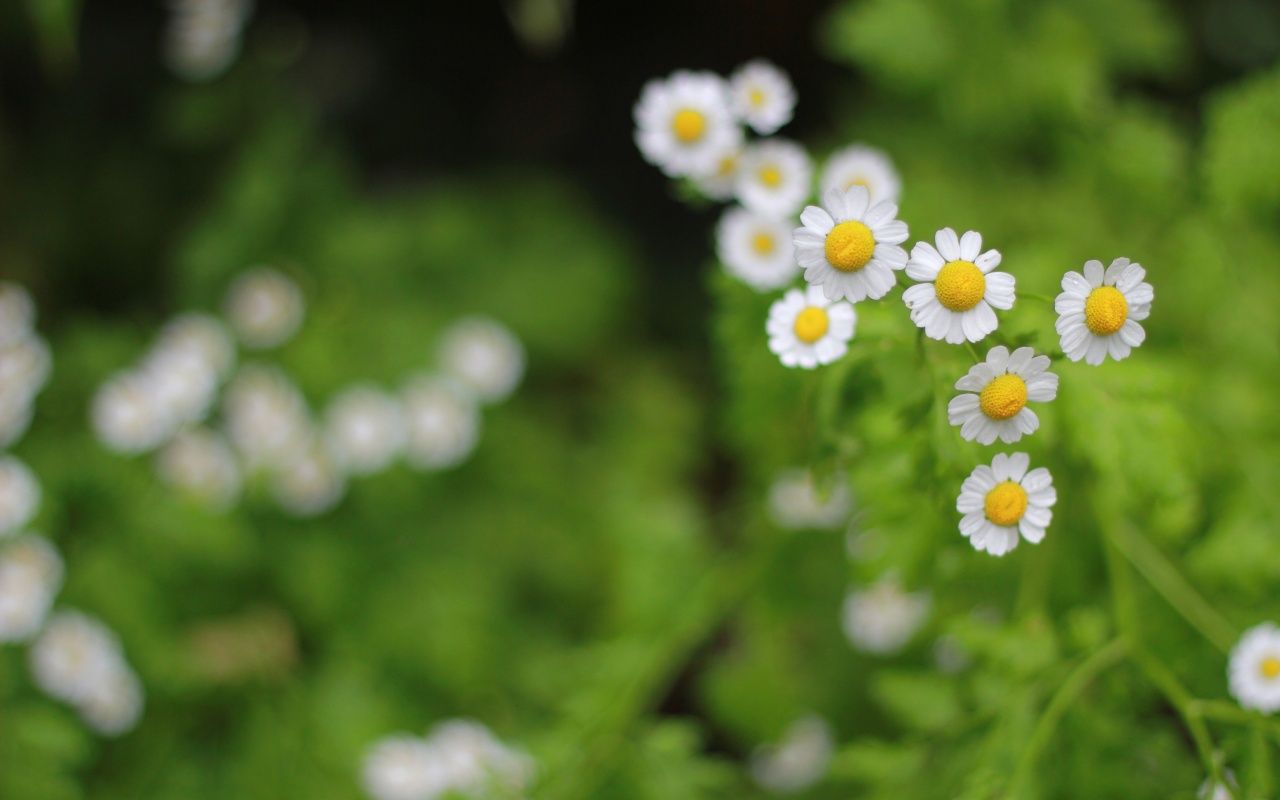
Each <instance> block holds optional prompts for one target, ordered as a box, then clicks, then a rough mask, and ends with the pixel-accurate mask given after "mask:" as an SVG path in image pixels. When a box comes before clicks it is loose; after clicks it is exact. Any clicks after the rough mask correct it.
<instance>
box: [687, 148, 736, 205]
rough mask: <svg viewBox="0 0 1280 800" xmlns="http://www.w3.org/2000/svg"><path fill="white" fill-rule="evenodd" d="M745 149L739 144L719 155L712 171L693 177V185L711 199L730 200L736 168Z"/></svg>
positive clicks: (734, 185) (734, 186) (733, 188)
mask: <svg viewBox="0 0 1280 800" xmlns="http://www.w3.org/2000/svg"><path fill="white" fill-rule="evenodd" d="M745 152H746V149H745V148H744V147H742V146H741V145H739V146H738V147H735V148H734V149H733V150H730V151H727V152H725V153H724V154H723V155H721V156H720V162H719V163H718V164H717V165H716V169H715V171H714V172H712V173H710V174H708V175H703V176H700V177H697V178H694V179H693V185H694V186H695V187H697V189H698V191H700V192H702V193H703V194H704V195H706V196H707V197H709V198H711V199H712V200H731V199H733V193H734V191H735V190H736V189H737V185H738V168H739V167H741V166H742V155H743V153H745Z"/></svg>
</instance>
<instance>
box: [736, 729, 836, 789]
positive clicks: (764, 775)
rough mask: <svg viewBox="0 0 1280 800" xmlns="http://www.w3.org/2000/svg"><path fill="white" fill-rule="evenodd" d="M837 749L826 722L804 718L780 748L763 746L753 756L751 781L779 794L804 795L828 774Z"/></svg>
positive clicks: (786, 736)
mask: <svg viewBox="0 0 1280 800" xmlns="http://www.w3.org/2000/svg"><path fill="white" fill-rule="evenodd" d="M834 749H835V741H834V739H833V737H832V735H831V727H830V726H829V725H827V723H826V721H825V720H823V719H822V718H821V717H818V716H808V717H802V718H800V719H798V720H796V721H795V722H793V723H791V725H790V727H788V728H787V730H786V732H785V733H783V734H782V739H781V740H779V741H778V743H777V744H773V745H762V746H761V747H757V748H756V749H755V750H754V751H753V752H752V753H751V777H752V778H754V779H755V782H756V783H758V784H760V786H762V787H763V788H765V789H766V790H768V791H770V792H774V793H776V794H792V793H794V792H801V791H804V790H805V789H807V788H809V787H810V786H812V785H814V784H815V783H817V782H818V781H820V780H821V779H822V776H823V775H825V774H826V772H827V765H828V764H829V763H830V761H831V754H832V752H833V751H834Z"/></svg>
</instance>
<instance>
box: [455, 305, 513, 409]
mask: <svg viewBox="0 0 1280 800" xmlns="http://www.w3.org/2000/svg"><path fill="white" fill-rule="evenodd" d="M438 352H439V356H440V366H441V367H442V368H443V369H444V371H445V373H447V374H448V375H449V376H450V377H452V378H453V379H454V380H456V381H457V382H458V383H459V384H461V385H462V386H463V387H464V388H466V389H467V390H469V391H470V392H471V393H472V395H473V396H474V397H475V399H476V400H479V401H480V402H482V403H496V402H498V401H500V400H505V399H506V398H507V397H509V396H510V395H511V393H512V392H514V391H515V389H516V387H517V386H519V385H520V380H521V379H522V378H523V377H524V364H525V358H524V347H523V346H522V345H521V344H520V340H519V339H517V338H516V336H515V334H513V333H512V332H511V331H510V330H508V329H507V327H506V326H505V325H503V324H502V323H500V322H498V321H496V320H492V319H489V318H487V317H467V318H465V319H461V320H458V321H457V322H455V323H454V324H453V325H452V326H451V327H450V328H449V329H448V330H447V331H445V332H444V333H443V334H442V335H441V337H440V348H439V351H438Z"/></svg>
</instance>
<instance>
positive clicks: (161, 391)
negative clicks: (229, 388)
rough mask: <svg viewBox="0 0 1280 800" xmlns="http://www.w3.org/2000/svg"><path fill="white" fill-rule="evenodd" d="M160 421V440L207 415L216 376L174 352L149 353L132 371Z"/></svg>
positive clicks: (194, 360)
mask: <svg viewBox="0 0 1280 800" xmlns="http://www.w3.org/2000/svg"><path fill="white" fill-rule="evenodd" d="M135 374H136V375H138V377H139V379H140V380H141V381H142V382H143V384H144V385H145V386H146V388H147V391H148V392H149V393H150V394H151V398H152V401H153V402H154V404H155V406H156V408H157V409H158V411H159V414H160V418H161V420H162V422H161V424H160V427H161V428H162V429H163V430H164V435H163V439H168V438H169V437H170V436H172V435H173V433H174V432H175V431H176V430H177V429H178V428H179V427H180V426H182V425H185V424H188V423H192V422H199V421H200V420H202V419H204V418H205V417H206V416H208V414H209V409H210V408H211V407H212V406H213V402H214V400H216V399H217V396H218V375H217V373H216V372H215V371H214V370H213V367H212V365H210V364H209V363H208V362H205V361H203V360H200V359H198V358H193V357H191V356H190V355H189V354H187V353H184V352H180V351H176V350H162V351H155V352H152V353H151V354H149V355H148V356H147V358H146V360H145V361H143V362H142V364H141V366H140V367H139V368H138V370H137V371H136V372H135Z"/></svg>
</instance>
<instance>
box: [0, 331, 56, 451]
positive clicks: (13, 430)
mask: <svg viewBox="0 0 1280 800" xmlns="http://www.w3.org/2000/svg"><path fill="white" fill-rule="evenodd" d="M0 311H3V309H0ZM52 365H53V359H52V357H51V356H50V355H49V345H48V344H47V343H46V342H45V341H44V339H42V338H40V337H39V336H37V335H35V334H34V333H33V332H31V331H30V330H22V329H19V328H17V326H15V332H13V334H12V336H11V337H10V338H9V339H8V340H7V341H5V342H3V343H0V447H8V446H9V445H10V444H12V443H14V442H16V441H17V440H18V439H19V438H21V436H22V434H24V433H26V430H27V427H28V426H29V425H30V424H31V417H32V414H33V411H34V408H33V403H34V401H35V396H36V395H37V394H38V393H39V392H40V390H41V389H43V388H44V385H45V382H46V381H48V379H49V372H50V369H51V368H52Z"/></svg>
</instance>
